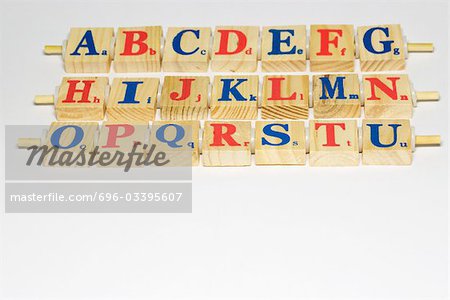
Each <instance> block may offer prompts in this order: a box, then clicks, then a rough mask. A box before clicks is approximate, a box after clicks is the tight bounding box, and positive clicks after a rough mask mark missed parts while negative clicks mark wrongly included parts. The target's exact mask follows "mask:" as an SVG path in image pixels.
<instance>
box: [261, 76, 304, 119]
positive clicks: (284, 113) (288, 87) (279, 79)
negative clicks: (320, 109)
mask: <svg viewBox="0 0 450 300" xmlns="http://www.w3.org/2000/svg"><path fill="white" fill-rule="evenodd" d="M308 111H309V78H308V75H267V76H264V79H263V91H262V104H261V116H262V118H263V119H307V118H308V113H309V112H308Z"/></svg>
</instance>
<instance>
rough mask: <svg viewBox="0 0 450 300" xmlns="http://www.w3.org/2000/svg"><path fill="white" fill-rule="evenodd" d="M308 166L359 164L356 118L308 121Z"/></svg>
mask: <svg viewBox="0 0 450 300" xmlns="http://www.w3.org/2000/svg"><path fill="white" fill-rule="evenodd" d="M309 164H310V166H314V167H317V166H320V167H322V166H324V167H328V166H357V165H358V164H359V141H358V125H357V123H356V120H311V121H309Z"/></svg>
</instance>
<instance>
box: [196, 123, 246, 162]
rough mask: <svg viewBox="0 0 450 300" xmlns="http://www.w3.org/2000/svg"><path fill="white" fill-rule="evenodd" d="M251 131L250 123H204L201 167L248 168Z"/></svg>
mask: <svg viewBox="0 0 450 300" xmlns="http://www.w3.org/2000/svg"><path fill="white" fill-rule="evenodd" d="M251 130H252V124H251V122H250V121H232V122H223V121H216V122H215V121H206V122H205V125H204V129H203V139H202V156H203V165H204V166H207V167H220V166H249V165H250V164H251V161H252V160H251Z"/></svg>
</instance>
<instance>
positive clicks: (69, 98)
mask: <svg viewBox="0 0 450 300" xmlns="http://www.w3.org/2000/svg"><path fill="white" fill-rule="evenodd" d="M80 81H81V80H67V83H68V84H69V88H68V89H67V95H66V99H64V100H63V101H62V102H63V103H75V102H78V103H91V102H90V101H89V92H90V91H91V85H92V84H93V83H94V82H95V80H83V81H81V82H83V84H84V87H83V88H82V89H77V84H78V83H79V82H80ZM75 93H82V94H81V100H79V101H75V99H74V97H75Z"/></svg>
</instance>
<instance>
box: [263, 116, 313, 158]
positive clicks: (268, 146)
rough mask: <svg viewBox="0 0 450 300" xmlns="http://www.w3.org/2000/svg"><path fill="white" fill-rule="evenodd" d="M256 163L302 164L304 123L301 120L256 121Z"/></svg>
mask: <svg viewBox="0 0 450 300" xmlns="http://www.w3.org/2000/svg"><path fill="white" fill-rule="evenodd" d="M255 161H256V164H257V165H304V164H305V162H306V135H305V124H304V123H303V122H302V121H256V129H255Z"/></svg>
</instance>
